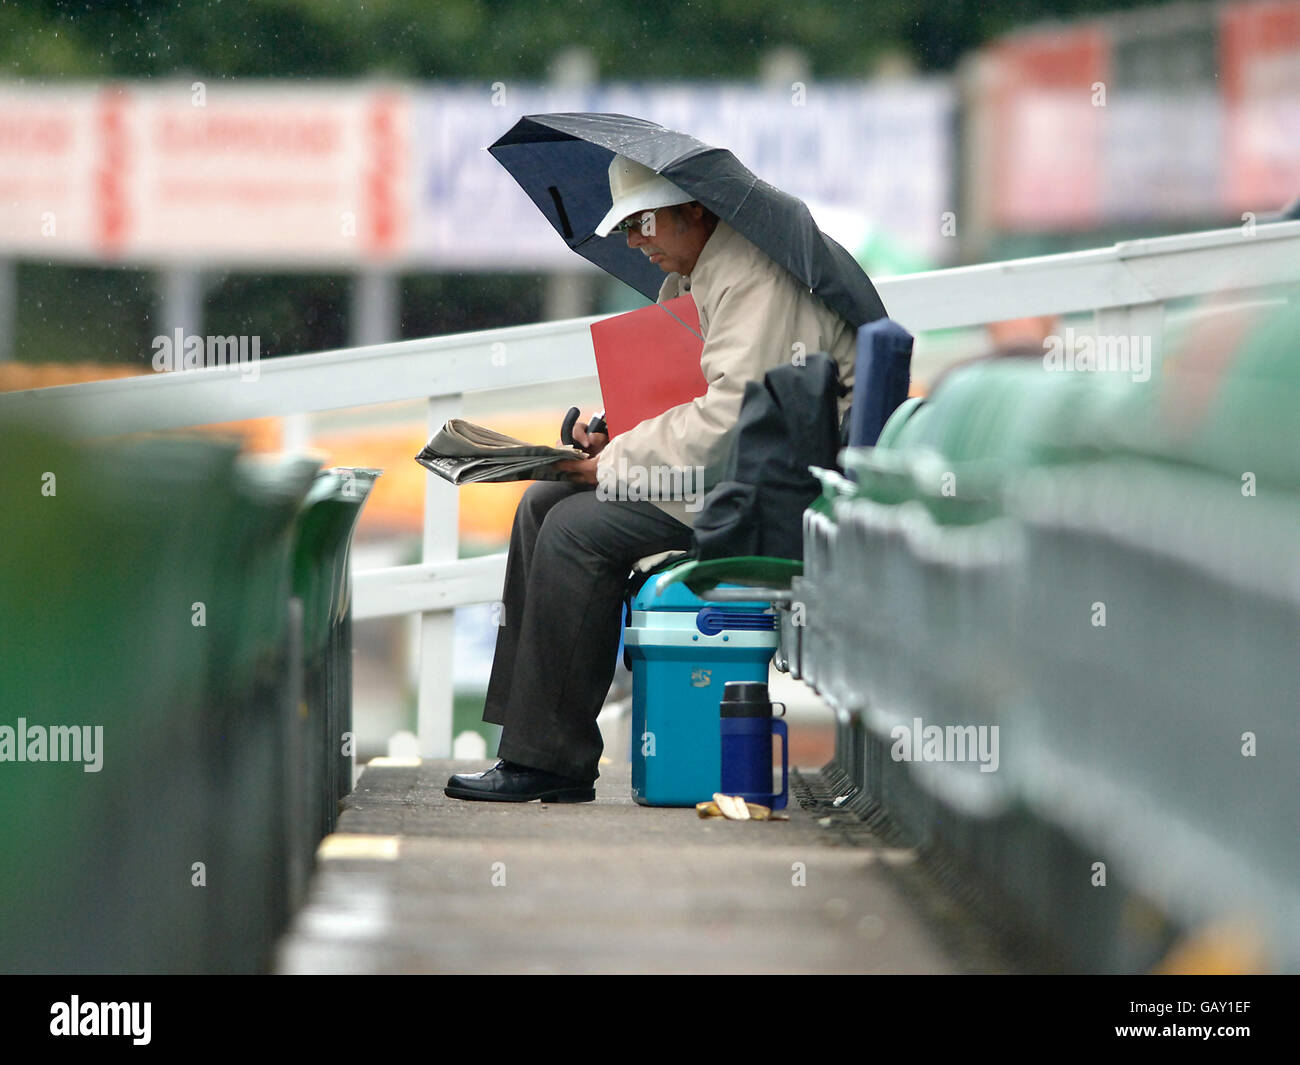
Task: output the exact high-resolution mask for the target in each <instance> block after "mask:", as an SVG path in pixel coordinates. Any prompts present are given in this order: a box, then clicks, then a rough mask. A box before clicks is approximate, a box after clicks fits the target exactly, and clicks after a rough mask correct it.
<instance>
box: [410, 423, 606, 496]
mask: <svg viewBox="0 0 1300 1065" xmlns="http://www.w3.org/2000/svg"><path fill="white" fill-rule="evenodd" d="M585 458H590V456H589V455H588V454H587V453H586V452H585V451H582V450H581V449H579V448H576V447H547V446H546V445H545V444H528V443H525V442H524V441H523V440H516V439H515V438H514V437H513V436H506V435H505V433H498V432H497V431H496V430H495V429H488V428H487V427H485V426H482V425H475V424H474V423H473V422H467V421H465V420H464V419H463V418H452V419H451V420H450V421H448V422H447V424H446V425H444V426H443V427H442V428H441V429H439V430H438V431H437V432H436V433H435V434H434V435H433V438H432V439H431V440H430V441H429V442H428V443H427V444H425V445H424V447H423V448H421V449H420V453H419V454H418V455H416V456H415V461H416V462H418V463H419V464H420V465H421V466H423V467H424V468H425V469H427V470H430V471H432V472H433V473H436V474H437V475H438V476H439V477H441V478H443V479H444V480H447V481H450V482H451V483H452V484H469V483H471V482H474V481H529V480H532V481H563V480H565V479H566V477H567V474H565V473H563V472H562V471H560V470H557V469H556V468H555V467H554V466H553V465H551V464H552V463H554V462H558V461H560V460H561V459H585Z"/></svg>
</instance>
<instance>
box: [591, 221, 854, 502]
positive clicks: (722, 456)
mask: <svg viewBox="0 0 1300 1065" xmlns="http://www.w3.org/2000/svg"><path fill="white" fill-rule="evenodd" d="M686 292H689V293H690V294H691V296H692V297H694V299H695V305H696V307H697V308H698V309H699V312H700V332H701V334H702V335H703V337H704V350H703V351H702V352H701V354H700V369H701V370H703V371H704V379H705V381H706V382H708V386H709V387H708V391H707V392H705V394H704V395H702V396H700V397H698V398H696V399H693V400H692V401H691V402H689V403H683V404H681V405H680V406H676V407H672V408H670V409H669V410H666V411H664V413H663V414H660V415H658V416H657V417H654V418H647V419H646V420H645V421H643V422H641V423H640V424H639V425H636V426H634V427H633V428H631V429H629V430H627V431H626V432H623V433H621V434H620V435H619V436H617V437H615V438H614V439H613V440H611V441H610V442H609V443H608V444H607V445H606V446H605V448H604V450H603V451H601V453H600V455H599V456H598V459H597V463H596V475H597V489H598V490H599V491H601V492H603V493H609V495H610V496H612V497H613V498H619V499H637V498H640V499H646V498H649V499H650V500H651V501H652V502H654V503H655V505H656V506H657V507H659V509H660V510H662V511H664V513H666V514H669V515H671V516H672V517H674V518H676V519H677V520H678V521H680V522H682V523H683V524H686V525H693V524H694V518H695V515H696V514H698V513H699V511H700V509H701V507H702V506H703V503H704V493H705V492H706V491H708V489H710V488H712V487H713V486H714V485H715V484H716V483H717V482H718V481H719V480H721V479H722V472H723V467H724V465H725V464H726V461H727V455H728V451H729V449H730V446H731V441H732V436H733V430H734V428H735V425H736V419H737V418H738V417H739V415H740V404H741V401H742V400H743V399H744V395H745V382H746V381H759V382H761V381H762V380H763V375H764V374H765V373H767V371H768V370H771V369H774V368H775V367H777V366H780V365H782V364H785V363H788V362H790V361H791V360H793V359H794V358H796V356H798V355H800V354H802V355H811V354H813V353H814V352H818V351H825V352H829V353H830V354H831V355H832V356H833V357H834V359H835V361H836V362H837V363H838V364H839V371H840V381H841V382H843V383H844V384H847V385H850V386H851V385H852V384H853V363H854V356H855V351H856V345H855V337H856V332H855V330H854V329H853V327H852V326H851V325H849V323H848V322H846V321H845V320H844V319H843V318H841V317H839V315H837V314H836V313H835V312H834V311H832V310H831V309H830V308H829V307H827V306H826V304H825V303H823V302H822V301H821V299H820V298H819V297H817V296H815V295H813V294H812V292H811V291H810V290H809V289H807V288H805V287H804V286H803V285H801V284H800V283H799V282H798V281H797V280H796V279H795V277H794V275H793V274H791V273H790V272H789V271H788V270H786V269H785V268H784V267H782V266H778V265H777V264H776V263H775V262H773V261H772V259H770V258H769V257H768V256H767V255H766V254H765V253H764V252H762V251H760V250H759V249H758V248H756V247H755V246H754V245H753V244H752V243H751V242H750V241H748V240H747V239H746V238H745V237H743V236H742V235H741V234H740V233H738V232H737V231H736V230H735V229H733V228H732V227H731V226H729V225H728V224H727V223H726V222H723V221H721V220H720V221H719V222H718V225H717V228H716V229H715V230H714V231H713V233H712V235H711V236H710V237H709V239H708V242H707V243H706V244H705V245H704V248H703V250H702V251H701V252H700V257H699V259H698V260H697V261H696V263H695V269H694V270H693V271H692V272H691V275H690V277H689V278H687V277H683V276H682V275H680V274H669V275H668V277H667V278H665V280H664V283H663V286H662V288H660V290H659V302H660V303H663V302H665V301H666V300H670V299H674V298H675V297H677V296H680V295H683V294H685V293H686ZM851 402H852V396H851V395H847V396H844V397H842V398H841V399H840V401H839V413H840V417H841V418H842V417H843V416H844V412H845V411H847V410H848V408H849V405H850V403H851ZM701 467H702V470H703V477H702V479H703V483H702V485H701V484H699V483H695V476H696V475H697V474H698V472H699V468H701ZM668 470H673V471H675V473H674V474H673V475H672V477H671V478H670V477H669V476H668V474H667V471H668ZM657 471H661V472H657ZM647 489H649V491H647ZM672 492H675V494H676V498H673V497H672V494H671V493H672Z"/></svg>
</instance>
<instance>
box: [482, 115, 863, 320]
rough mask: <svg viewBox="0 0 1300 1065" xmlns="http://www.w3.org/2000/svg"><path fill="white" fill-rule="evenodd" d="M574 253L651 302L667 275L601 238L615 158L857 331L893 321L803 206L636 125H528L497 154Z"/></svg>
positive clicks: (541, 119)
mask: <svg viewBox="0 0 1300 1065" xmlns="http://www.w3.org/2000/svg"><path fill="white" fill-rule="evenodd" d="M488 151H490V152H491V153H492V155H493V157H494V158H495V159H496V160H497V162H499V163H500V164H501V165H502V166H504V167H505V168H506V170H507V171H509V173H510V176H511V177H513V178H514V179H515V180H516V181H517V182H519V185H520V186H521V187H522V188H523V190H524V191H525V192H526V193H528V195H529V197H530V198H531V199H532V201H533V203H535V204H537V206H538V208H539V209H540V210H541V212H542V214H543V215H545V216H546V218H547V220H548V221H549V222H550V223H551V225H552V226H554V227H555V230H556V232H557V233H559V234H560V236H562V237H563V238H564V240H565V243H567V244H568V245H569V247H570V248H572V249H573V250H574V251H576V252H577V253H578V254H579V255H581V256H583V257H584V258H586V259H588V260H590V261H591V262H593V263H595V264H596V265H597V266H599V267H600V268H601V269H602V270H606V271H608V272H609V273H611V274H613V275H614V276H615V277H617V278H619V279H620V280H622V281H625V282H627V284H629V285H631V286H632V287H633V288H634V289H636V290H637V291H638V292H640V293H641V294H642V295H644V296H645V297H646V298H647V299H654V298H655V297H656V296H658V294H659V288H660V286H661V284H662V283H663V279H664V273H663V271H662V270H660V269H659V268H658V267H657V266H655V265H654V264H653V263H651V262H650V261H649V260H648V259H646V257H645V256H644V255H642V254H641V252H640V251H638V250H637V249H635V248H629V247H628V246H627V238H626V237H625V236H624V235H622V234H611V235H610V236H608V237H598V236H596V235H595V233H594V230H595V228H596V226H597V225H598V224H599V223H600V220H601V219H602V218H603V217H604V216H605V214H606V212H607V211H609V210H610V206H611V203H612V200H611V197H610V194H609V164H610V162H611V160H612V159H613V157H614V155H615V154H618V155H622V156H625V157H627V158H628V159H632V160H634V161H635V162H638V163H640V164H642V165H643V166H647V167H649V168H650V169H651V170H653V171H655V172H656V173H658V174H662V175H663V176H664V177H666V178H668V180H669V181H671V182H673V184H675V185H677V186H679V187H680V188H681V189H682V190H683V191H684V192H687V193H689V194H690V195H691V196H693V197H694V198H695V199H697V200H699V202H700V203H702V204H703V205H704V206H705V207H707V208H708V209H709V210H710V211H712V212H713V213H714V214H716V215H717V216H718V217H719V218H721V219H723V220H724V221H725V222H727V223H728V224H729V225H731V226H732V227H733V228H735V229H736V230H737V231H738V232H739V233H740V234H741V235H742V236H744V237H745V238H746V239H747V240H749V241H750V242H751V243H753V244H755V245H756V246H757V247H758V248H760V249H761V250H762V251H764V252H765V253H766V254H767V255H768V256H770V257H771V258H772V259H773V260H774V261H776V262H777V263H778V264H779V265H781V266H783V267H785V268H786V269H787V270H789V271H790V273H792V274H793V275H794V276H795V277H796V278H798V279H799V280H800V281H801V282H803V284H805V285H807V286H808V288H810V289H811V290H812V291H813V292H815V293H816V294H817V295H818V296H819V297H821V299H822V300H823V301H824V302H825V303H826V305H827V306H828V307H830V308H831V309H832V310H834V311H835V312H836V313H837V314H838V315H840V317H842V318H844V319H845V320H846V321H847V322H849V324H850V325H852V326H854V327H855V328H856V327H857V326H860V325H863V324H864V323H866V322H872V321H875V320H876V319H877V318H883V317H884V316H885V307H884V304H882V303H881V302H880V297H879V296H878V295H877V294H876V288H875V286H874V285H873V284H872V283H871V279H870V278H869V277H867V275H866V274H865V273H864V272H863V270H862V268H861V267H860V266H859V265H858V264H857V262H856V261H854V258H853V256H852V255H850V254H849V253H848V252H847V251H845V250H844V248H842V247H841V246H840V245H839V244H837V243H836V242H835V241H833V240H831V238H830V237H828V236H826V234H825V233H823V232H822V231H821V230H820V229H818V228H817V223H816V222H814V221H813V217H812V214H811V213H810V212H809V210H808V208H807V206H805V204H804V203H803V201H802V200H798V199H796V198H795V197H793V196H791V195H789V194H788V193H784V192H782V191H781V190H780V189H777V188H774V187H773V186H771V185H769V184H768V183H767V182H765V181H762V180H760V179H759V178H757V177H755V176H754V174H753V173H752V172H750V171H749V170H748V169H747V168H746V167H745V166H743V165H742V164H741V163H740V161H739V160H737V159H736V157H735V156H734V155H732V154H731V152H729V151H727V150H726V149H724V148H713V147H710V146H709V145H707V144H704V143H702V142H701V141H698V140H696V139H695V138H694V137H691V136H689V135H688V134H685V133H677V132H675V131H673V130H670V129H665V128H664V127H663V126H660V125H657V124H656V123H654V122H647V121H645V120H644V119H640V118H629V117H628V116H626V115H602V114H582V113H574V114H554V115H527V116H525V117H524V118H521V119H520V120H519V121H518V122H517V123H515V125H514V127H513V128H512V129H511V130H510V131H509V132H508V133H507V134H505V136H503V137H501V138H500V139H499V140H498V141H497V142H496V143H495V144H493V145H491V146H490V147H489V148H488Z"/></svg>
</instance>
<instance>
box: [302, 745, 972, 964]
mask: <svg viewBox="0 0 1300 1065" xmlns="http://www.w3.org/2000/svg"><path fill="white" fill-rule="evenodd" d="M491 764H492V763H490V762H487V763H466V762H458V763H457V762H445V761H444V762H437V761H435V762H423V763H420V764H409V763H408V764H385V763H384V760H382V759H381V760H379V762H378V763H371V764H370V766H368V767H367V769H366V771H365V772H364V773H363V775H362V777H361V780H360V782H359V784H358V786H357V789H356V791H355V792H354V793H353V794H352V795H351V796H350V797H349V798H348V799H347V800H346V809H345V811H344V813H343V816H342V818H341V820H340V823H339V830H338V832H337V833H336V834H335V835H333V836H330V837H329V838H327V839H326V840H325V841H324V843H323V844H322V847H321V852H320V856H319V862H318V865H317V871H316V874H315V877H314V878H313V881H312V884H311V889H310V894H309V898H308V900H307V903H306V905H305V906H304V907H303V908H302V909H301V910H300V912H299V913H298V915H297V917H296V919H295V921H294V923H293V926H292V927H291V929H290V931H289V933H288V934H287V935H286V936H285V937H284V939H283V940H282V941H281V945H280V950H279V956H278V964H277V969H278V971H279V972H282V973H463V972H482V973H633V972H647V973H841V972H842V973H872V972H890V973H946V972H953V971H957V970H959V969H961V968H968V967H969V966H968V965H967V966H963V965H962V964H960V963H959V961H958V960H957V959H956V958H955V957H953V956H952V955H951V954H949V953H948V952H946V951H945V949H943V948H942V947H941V946H940V944H939V942H938V940H937V939H936V933H935V932H934V931H932V930H931V928H930V927H929V924H930V922H927V921H926V919H925V918H923V917H921V916H918V911H917V908H916V907H915V906H914V905H909V904H908V901H907V900H906V899H905V898H904V893H905V892H907V893H910V888H909V887H908V885H909V883H910V882H911V881H912V880H913V879H914V875H915V871H914V870H913V871H910V872H909V866H911V865H912V864H913V863H914V860H915V855H914V854H913V853H912V852H910V851H906V850H899V849H896V848H894V849H891V848H887V847H884V846H883V845H881V844H879V842H878V841H875V840H873V839H872V838H871V837H870V836H866V835H864V834H862V833H861V832H856V831H855V832H853V833H845V832H843V831H837V830H836V827H835V826H836V824H838V823H839V819H840V818H841V817H843V816H845V815H842V814H840V812H839V811H832V810H829V809H826V808H823V807H819V806H817V805H815V802H814V799H815V797H816V785H817V784H818V783H819V778H817V777H816V775H815V774H814V775H813V776H812V777H810V778H807V779H804V778H801V780H800V790H801V796H802V798H803V800H804V802H805V803H806V804H807V805H808V807H809V808H803V807H801V806H800V805H799V804H797V803H795V802H793V801H792V803H791V809H790V810H789V811H788V813H789V814H790V820H789V821H781V822H764V823H760V822H731V821H720V820H711V821H706V820H701V819H699V818H698V817H697V816H696V813H695V811H694V810H693V809H690V810H681V809H656V808H649V807H642V806H638V805H636V804H635V803H633V802H632V800H631V799H630V798H629V792H630V787H629V784H630V781H629V768H628V766H627V765H626V764H623V765H621V766H613V765H607V766H603V767H602V770H601V774H602V775H601V778H600V780H599V781H598V782H597V798H596V802H594V803H584V804H577V805H545V806H543V805H542V804H540V803H527V804H499V803H475V802H463V801H460V800H456V799H448V798H446V797H445V796H444V795H443V793H442V786H443V784H444V783H445V782H446V779H447V776H448V774H450V773H452V772H465V771H472V770H476V769H481V768H486V767H487V766H489V765H491ZM792 775H793V774H792ZM792 783H793V782H792ZM810 788H811V789H812V790H811V791H810V790H809V789H810ZM849 844H851V845H849Z"/></svg>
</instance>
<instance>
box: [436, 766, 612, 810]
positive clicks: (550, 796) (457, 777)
mask: <svg viewBox="0 0 1300 1065" xmlns="http://www.w3.org/2000/svg"><path fill="white" fill-rule="evenodd" d="M443 794H445V795H449V796H450V797H451V798H453V799H478V800H480V801H483V802H532V801H533V800H534V799H541V800H542V802H591V801H593V800H594V799H595V798H596V788H595V785H594V784H593V783H592V782H591V781H585V782H584V781H581V780H574V779H573V778H572V777H562V776H559V775H558V774H556V773H548V772H546V770H544V769H533V768H532V767H531V766H526V765H520V764H519V763H518V762H507V761H506V760H505V759H504V758H503V759H502V760H501V761H499V762H497V764H496V765H494V766H493V767H492V768H491V769H488V770H486V771H485V772H482V773H455V774H453V775H452V777H451V779H449V780H448V781H447V786H446V787H445V788H443Z"/></svg>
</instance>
